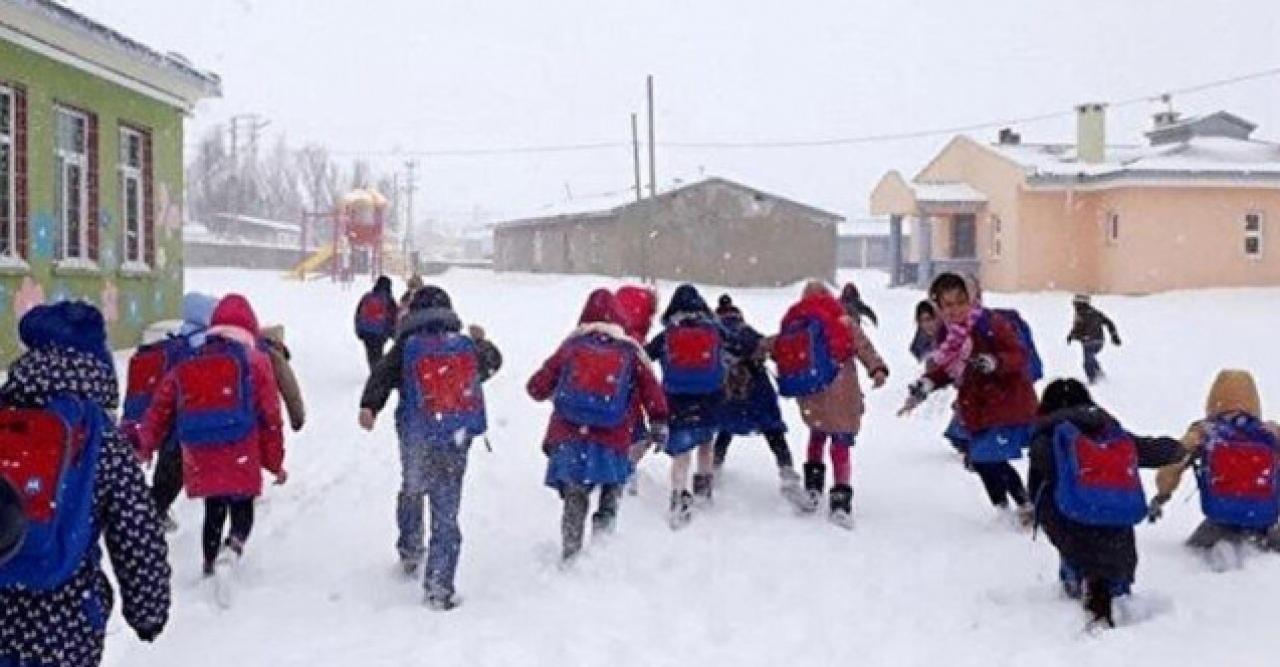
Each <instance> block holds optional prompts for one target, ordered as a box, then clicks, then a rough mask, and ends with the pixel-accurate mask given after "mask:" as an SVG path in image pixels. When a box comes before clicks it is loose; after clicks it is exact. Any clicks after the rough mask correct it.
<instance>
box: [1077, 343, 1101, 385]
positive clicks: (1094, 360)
mask: <svg viewBox="0 0 1280 667" xmlns="http://www.w3.org/2000/svg"><path fill="white" fill-rule="evenodd" d="M1081 347H1082V348H1083V349H1084V375H1085V377H1086V378H1088V379H1089V382H1091V383H1092V382H1097V381H1098V378H1100V377H1101V376H1102V364H1100V363H1098V354H1099V353H1101V352H1102V343H1101V342H1100V341H1098V342H1088V343H1083V344H1082V345H1081Z"/></svg>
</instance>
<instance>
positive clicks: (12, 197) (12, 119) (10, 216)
mask: <svg viewBox="0 0 1280 667" xmlns="http://www.w3.org/2000/svg"><path fill="white" fill-rule="evenodd" d="M0 97H3V98H5V100H7V101H8V103H9V125H8V127H2V126H0V145H4V146H7V147H8V149H9V178H8V181H7V182H4V183H0V188H4V190H5V193H6V194H7V195H8V197H7V200H8V202H9V205H8V206H7V207H6V210H4V211H0V213H3V214H4V216H5V220H7V221H8V222H7V223H0V224H6V226H7V227H8V229H6V230H5V231H6V232H7V233H8V237H9V247H8V248H7V249H5V248H3V247H0V262H11V261H14V260H17V261H22V255H21V254H20V253H19V252H18V96H17V95H16V94H14V90H13V88H10V87H9V86H6V85H3V84H0Z"/></svg>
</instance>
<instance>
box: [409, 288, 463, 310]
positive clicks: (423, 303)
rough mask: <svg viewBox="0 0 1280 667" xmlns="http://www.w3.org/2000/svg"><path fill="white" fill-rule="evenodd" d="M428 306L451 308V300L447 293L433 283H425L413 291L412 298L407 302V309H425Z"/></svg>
mask: <svg viewBox="0 0 1280 667" xmlns="http://www.w3.org/2000/svg"><path fill="white" fill-rule="evenodd" d="M429 308H442V309H445V310H453V300H452V299H450V298H449V293H448V292H446V291H444V290H443V289H441V288H439V287H436V286H435V285H426V286H424V287H423V288H422V289H420V290H418V291H416V292H414V293H413V300H412V301H410V302H409V310H426V309H429Z"/></svg>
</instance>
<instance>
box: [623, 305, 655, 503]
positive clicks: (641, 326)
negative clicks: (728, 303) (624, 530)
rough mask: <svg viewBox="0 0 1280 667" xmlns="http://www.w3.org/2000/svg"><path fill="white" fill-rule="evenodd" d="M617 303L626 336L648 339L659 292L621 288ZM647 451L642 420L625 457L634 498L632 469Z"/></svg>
mask: <svg viewBox="0 0 1280 667" xmlns="http://www.w3.org/2000/svg"><path fill="white" fill-rule="evenodd" d="M614 296H615V298H616V299H617V302H618V310H619V311H620V313H621V315H622V328H623V329H625V330H626V332H627V335H628V336H631V338H632V340H634V341H636V342H637V343H639V344H640V345H644V343H645V341H647V340H649V329H651V328H652V327H653V316H654V315H655V314H657V311H658V292H657V291H656V290H654V289H653V288H652V287H650V286H648V285H624V286H622V287H619V288H618V291H617V293H616V294H615V295H614ZM648 449H649V433H648V430H647V429H646V428H645V424H644V420H643V419H641V420H640V421H638V422H636V428H635V432H634V433H632V441H631V448H630V452H629V453H628V455H627V456H628V458H630V459H631V465H632V471H631V472H632V476H631V478H630V479H629V480H628V481H627V493H628V494H630V495H633V496H634V495H635V494H636V493H637V491H638V489H637V488H636V478H635V469H634V467H635V466H636V465H637V464H639V463H640V459H642V458H644V454H645V451H647V450H648Z"/></svg>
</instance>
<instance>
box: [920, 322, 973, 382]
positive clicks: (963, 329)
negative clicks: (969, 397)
mask: <svg viewBox="0 0 1280 667" xmlns="http://www.w3.org/2000/svg"><path fill="white" fill-rule="evenodd" d="M979 317H982V308H981V307H980V306H976V305H975V306H974V307H973V308H971V309H970V310H969V315H968V316H967V317H965V318H964V320H963V321H962V322H959V323H953V322H947V337H946V338H945V339H944V340H943V341H942V343H941V344H939V345H938V348H937V349H936V350H934V351H933V354H932V355H930V357H929V361H930V363H932V364H933V365H934V366H935V367H937V368H941V369H943V371H945V372H946V374H947V376H948V377H950V378H951V381H952V382H954V383H956V384H957V385H959V384H960V381H961V379H962V378H963V377H964V371H965V367H966V365H967V364H968V362H969V357H970V356H971V355H972V354H973V337H972V336H971V335H970V334H971V333H972V332H973V327H974V325H975V324H977V322H978V318H979Z"/></svg>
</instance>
